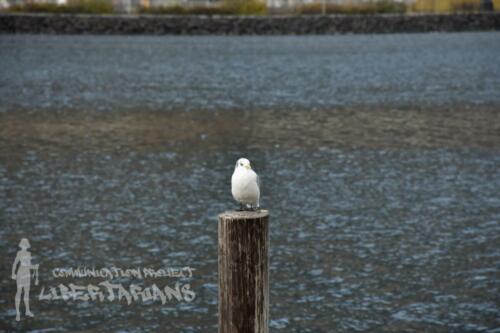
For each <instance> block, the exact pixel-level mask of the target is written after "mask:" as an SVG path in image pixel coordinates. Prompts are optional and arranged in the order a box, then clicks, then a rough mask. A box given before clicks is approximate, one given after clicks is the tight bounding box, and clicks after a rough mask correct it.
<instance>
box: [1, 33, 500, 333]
mask: <svg viewBox="0 0 500 333" xmlns="http://www.w3.org/2000/svg"><path fill="white" fill-rule="evenodd" d="M499 54H500V34H498V33H475V34H467V33H464V34H425V35H421V34H414V35H405V34H401V35H378V36H333V37H97V36H78V37H74V36H64V37H61V36H50V37H48V36H0V223H1V228H0V251H1V253H2V256H1V259H0V262H1V266H0V273H1V275H0V295H1V297H0V331H5V332H11V331H18V332H24V331H33V332H70V331H79V332H90V331H96V332H111V331H112V332H156V331H167V332H216V330H217V222H216V219H217V218H216V216H217V214H218V213H220V212H222V211H224V210H226V209H231V208H233V207H234V204H233V201H232V198H231V195H230V191H229V181H230V176H231V173H232V168H233V166H234V162H235V160H236V159H237V158H238V157H240V156H242V155H245V156H246V157H248V158H250V159H251V160H252V164H253V167H254V168H255V169H256V171H257V172H258V173H259V174H260V175H261V178H262V184H263V185H262V196H263V197H262V200H261V201H262V204H263V206H264V207H265V208H267V209H269V210H270V212H271V273H270V277H271V299H270V303H271V323H270V325H271V331H273V332H274V331H275V332H332V331H335V332H357V331H361V332H382V331H384V332H500V319H499V318H500V304H499V301H498V295H499V294H500V290H499V289H500V285H499V284H500V245H499V244H500V191H499V189H500V146H499V144H500V93H499V91H500V62H499V61H498V55H499ZM22 237H27V238H29V240H30V242H31V252H32V255H33V263H38V264H40V276H39V279H40V285H39V286H32V297H31V307H32V310H33V312H34V313H35V318H34V319H27V318H24V317H23V318H22V320H21V322H19V323H16V321H15V320H14V318H15V310H14V304H13V303H14V295H15V282H14V281H13V280H11V278H10V275H11V267H12V263H13V261H14V258H15V255H16V251H17V250H18V248H17V244H18V243H19V240H20V239H21V238H22ZM78 266H87V267H93V266H95V267H111V266H116V267H122V268H135V267H154V268H161V267H170V266H172V267H182V266H190V267H192V268H194V269H195V271H194V275H193V277H192V278H190V279H188V280H186V281H187V282H188V283H190V284H191V286H192V289H193V290H194V291H195V293H196V298H195V300H194V301H193V302H191V303H188V302H180V303H179V302H176V301H170V302H167V303H166V304H165V305H161V304H160V303H159V302H146V303H143V302H132V303H131V304H130V305H127V304H126V303H125V302H123V301H122V302H117V301H112V302H90V301H69V300H68V301H65V300H52V301H43V300H38V294H39V293H40V290H41V287H42V286H45V288H48V287H50V286H56V285H57V284H59V283H61V281H64V282H63V283H66V284H69V283H70V282H76V283H80V284H82V283H83V282H82V281H85V284H86V283H94V284H96V282H95V281H99V279H89V280H85V279H84V280H82V279H73V280H72V279H69V280H64V279H63V280H61V279H59V278H55V277H54V276H53V275H52V273H51V272H52V269H54V268H60V267H78ZM161 281H162V282H161V283H160V284H161V285H163V283H164V282H165V283H166V284H168V285H172V286H173V285H174V284H175V281H176V279H173V278H171V279H168V278H167V279H164V280H161ZM183 281H184V280H183ZM120 282H122V283H123V284H124V285H129V284H130V283H134V282H135V281H134V279H133V278H129V279H124V280H123V281H120ZM149 282H150V281H146V282H145V283H146V284H148V283H149Z"/></svg>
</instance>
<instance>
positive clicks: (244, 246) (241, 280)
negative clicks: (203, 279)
mask: <svg viewBox="0 0 500 333" xmlns="http://www.w3.org/2000/svg"><path fill="white" fill-rule="evenodd" d="M268 256H269V212H268V211H267V210H261V211H256V212H247V211H244V212H235V211H228V212H224V213H222V214H220V215H219V333H249V332H252V333H257V332H259V333H268V332H269V259H268Z"/></svg>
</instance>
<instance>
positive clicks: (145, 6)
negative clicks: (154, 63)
mask: <svg viewBox="0 0 500 333" xmlns="http://www.w3.org/2000/svg"><path fill="white" fill-rule="evenodd" d="M9 4H10V5H9ZM0 9H1V10H4V11H5V10H7V11H18V12H49V13H51V12H53V13H79V12H82V13H94V14H98V13H103V14H109V13H113V12H114V13H123V12H125V13H143V14H171V15H183V14H189V15H197V14H200V15H216V14H220V15H265V14H271V15H272V14H288V15H322V14H323V15H324V14H383V13H399V14H402V13H456V12H480V11H481V12H483V11H500V0H406V1H394V0H265V1H264V0H141V1H139V0H134V1H132V0H63V1H55V0H37V1H36V2H33V1H30V0H26V1H15V2H14V1H11V2H8V1H6V0H0Z"/></svg>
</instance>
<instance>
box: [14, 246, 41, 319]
mask: <svg viewBox="0 0 500 333" xmlns="http://www.w3.org/2000/svg"><path fill="white" fill-rule="evenodd" d="M19 247H20V248H21V250H20V251H18V252H17V255H16V259H15V260H14V264H13V265H12V276H11V277H12V279H14V280H16V283H17V292H16V299H15V301H16V320H17V321H19V320H21V312H20V311H19V307H20V305H21V304H20V303H21V294H22V293H23V291H24V306H25V308H26V316H28V317H34V316H35V315H34V314H33V313H32V312H31V311H30V285H31V270H34V274H35V276H36V280H35V285H38V265H32V264H31V252H29V251H28V249H29V248H30V243H29V241H28V240H27V239H26V238H23V239H21V241H20V242H19ZM18 264H19V268H18V269H17V271H16V268H17V266H18Z"/></svg>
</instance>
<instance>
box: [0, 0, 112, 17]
mask: <svg viewBox="0 0 500 333" xmlns="http://www.w3.org/2000/svg"><path fill="white" fill-rule="evenodd" d="M9 11H11V12H21V13H25V12H28V13H53V14H65V13H71V14H80V13H81V14H111V13H113V12H114V9H113V3H112V2H111V0H70V1H68V4H66V5H58V4H55V3H27V4H24V5H13V6H11V7H10V8H9Z"/></svg>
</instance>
